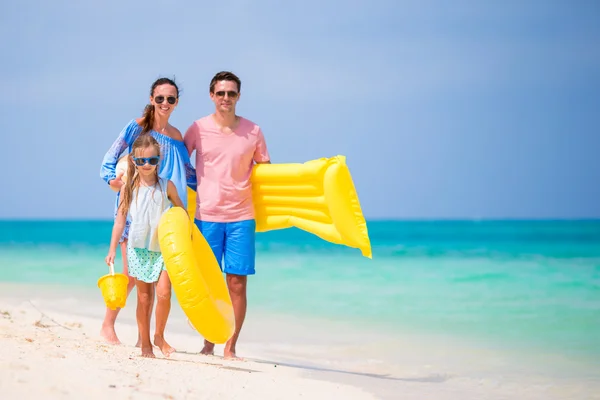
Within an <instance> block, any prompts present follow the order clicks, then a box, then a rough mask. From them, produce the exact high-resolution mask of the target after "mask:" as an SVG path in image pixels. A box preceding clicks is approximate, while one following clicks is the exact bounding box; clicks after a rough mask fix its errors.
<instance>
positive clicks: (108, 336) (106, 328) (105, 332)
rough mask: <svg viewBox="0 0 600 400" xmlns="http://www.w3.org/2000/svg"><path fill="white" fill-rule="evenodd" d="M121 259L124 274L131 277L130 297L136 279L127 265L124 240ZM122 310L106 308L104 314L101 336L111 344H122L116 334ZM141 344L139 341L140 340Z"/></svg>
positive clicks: (128, 288) (128, 286) (128, 291)
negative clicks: (118, 316) (116, 322)
mask: <svg viewBox="0 0 600 400" xmlns="http://www.w3.org/2000/svg"><path fill="white" fill-rule="evenodd" d="M121 258H122V259H123V274H124V275H126V276H127V277H129V282H128V284H127V297H129V293H131V291H132V290H133V287H134V286H135V278H132V277H131V276H129V272H128V265H127V239H125V240H123V242H122V243H121ZM119 311H121V309H120V308H117V309H116V310H111V309H110V308H108V307H106V313H105V314H104V321H103V322H102V328H101V330H100V335H101V336H102V337H103V338H104V340H106V341H107V342H108V343H111V344H121V341H120V340H119V338H118V337H117V333H116V332H115V321H116V320H117V315H119ZM138 342H139V339H138Z"/></svg>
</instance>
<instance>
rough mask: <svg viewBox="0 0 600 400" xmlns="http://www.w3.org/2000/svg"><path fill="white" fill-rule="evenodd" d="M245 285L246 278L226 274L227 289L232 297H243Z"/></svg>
mask: <svg viewBox="0 0 600 400" xmlns="http://www.w3.org/2000/svg"><path fill="white" fill-rule="evenodd" d="M247 283H248V277H247V276H245V275H235V274H227V287H228V288H229V293H230V294H232V295H237V296H243V295H244V294H245V293H246V285H247Z"/></svg>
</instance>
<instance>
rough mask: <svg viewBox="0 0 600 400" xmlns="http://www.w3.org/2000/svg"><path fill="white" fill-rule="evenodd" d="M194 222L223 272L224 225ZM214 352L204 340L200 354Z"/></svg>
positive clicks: (213, 348)
mask: <svg viewBox="0 0 600 400" xmlns="http://www.w3.org/2000/svg"><path fill="white" fill-rule="evenodd" d="M194 222H195V224H196V226H197V227H198V229H199V230H200V233H201V234H202V236H204V239H206V242H207V243H208V245H209V246H210V248H211V249H212V251H213V254H214V255H215V257H216V259H217V261H218V262H219V267H220V268H221V270H223V267H222V266H221V260H222V259H223V248H224V244H225V224H224V223H222V222H207V221H200V220H198V219H194ZM214 352H215V344H214V343H211V342H209V341H208V340H204V347H203V348H202V350H201V351H200V354H205V355H213V354H214Z"/></svg>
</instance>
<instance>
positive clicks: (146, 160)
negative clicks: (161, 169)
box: [133, 156, 160, 167]
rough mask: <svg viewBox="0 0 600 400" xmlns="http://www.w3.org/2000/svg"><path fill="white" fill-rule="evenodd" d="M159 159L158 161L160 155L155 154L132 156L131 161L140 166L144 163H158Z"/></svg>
mask: <svg viewBox="0 0 600 400" xmlns="http://www.w3.org/2000/svg"><path fill="white" fill-rule="evenodd" d="M159 161H160V157H157V156H154V157H133V162H134V163H135V165H137V166H138V167H141V166H143V165H145V164H146V163H148V164H150V165H158V162H159Z"/></svg>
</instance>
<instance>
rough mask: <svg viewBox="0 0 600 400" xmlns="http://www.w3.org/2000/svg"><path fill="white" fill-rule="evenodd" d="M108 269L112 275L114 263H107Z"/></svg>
mask: <svg viewBox="0 0 600 400" xmlns="http://www.w3.org/2000/svg"><path fill="white" fill-rule="evenodd" d="M108 269H109V270H110V274H111V275H113V276H114V274H115V264H113V263H110V264H109V265H108Z"/></svg>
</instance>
